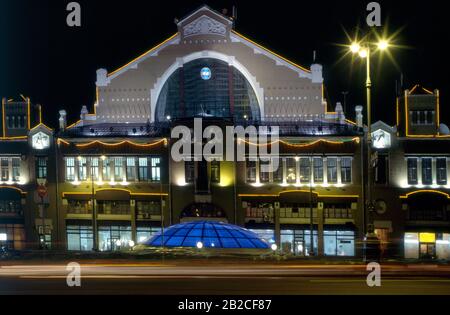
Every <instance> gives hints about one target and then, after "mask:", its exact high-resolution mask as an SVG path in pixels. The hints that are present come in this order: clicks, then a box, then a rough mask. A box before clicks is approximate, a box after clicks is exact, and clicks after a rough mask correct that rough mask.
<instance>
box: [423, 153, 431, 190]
mask: <svg viewBox="0 0 450 315" xmlns="http://www.w3.org/2000/svg"><path fill="white" fill-rule="evenodd" d="M432 182H433V178H432V173H431V158H423V159H422V184H424V185H430V184H431V183H432Z"/></svg>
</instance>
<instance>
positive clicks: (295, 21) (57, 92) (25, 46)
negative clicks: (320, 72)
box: [0, 0, 450, 126]
mask: <svg viewBox="0 0 450 315" xmlns="http://www.w3.org/2000/svg"><path fill="white" fill-rule="evenodd" d="M69 2H70V1H69V0H28V1H27V0H0V43H1V51H0V72H1V75H0V96H2V97H8V98H11V97H13V98H18V97H19V93H22V94H24V95H27V96H30V97H31V100H32V102H33V103H40V104H42V105H43V107H44V120H45V121H46V122H47V123H48V124H49V125H51V126H55V125H56V124H57V118H58V113H57V111H58V110H59V109H61V108H64V109H66V110H67V111H68V112H69V120H71V121H73V120H75V119H77V118H78V117H79V112H80V109H81V106H82V105H88V107H89V108H91V107H92V104H93V102H94V96H95V79H96V75H95V70H96V69H98V68H106V69H108V71H113V70H114V69H116V68H118V67H120V66H121V65H123V64H124V63H126V62H128V61H129V60H131V59H133V58H135V57H136V56H138V55H140V54H141V53H143V52H144V51H146V50H148V49H149V48H151V47H153V46H154V45H155V44H158V43H159V42H161V41H163V40H164V39H166V38H167V37H168V36H170V35H172V34H174V33H175V32H176V30H177V29H176V25H175V24H174V18H182V17H183V16H185V15H187V14H189V13H190V12H192V11H193V10H195V9H196V8H197V7H199V6H200V5H202V4H204V3H206V4H208V5H210V6H211V7H212V8H214V9H216V10H218V11H222V9H223V8H227V9H228V12H229V13H230V14H231V8H232V6H233V5H235V6H236V7H237V13H238V19H237V22H236V27H235V29H236V30H237V31H238V32H240V33H241V34H243V35H245V36H247V37H249V38H251V39H253V40H255V41H256V42H258V43H260V44H262V45H264V46H266V47H267V48H269V49H271V50H273V51H275V52H277V53H279V54H281V55H283V56H285V57H286V58H288V59H291V60H292V61H294V62H296V63H299V64H300V65H303V66H306V67H308V68H309V65H310V64H311V63H312V56H313V51H314V50H316V51H317V58H318V62H320V63H322V64H323V65H324V78H325V84H326V86H327V95H326V96H327V98H328V99H329V100H331V102H332V103H333V106H334V104H335V103H336V102H337V101H342V99H343V97H342V93H341V92H342V91H349V94H348V96H347V114H348V115H347V116H348V117H349V118H353V117H354V110H353V107H354V105H357V104H363V105H364V104H365V90H364V81H365V70H364V68H363V67H362V65H363V63H361V61H359V62H358V60H355V62H354V66H353V68H352V67H351V65H352V58H351V56H347V57H346V58H344V59H342V60H340V61H339V59H341V57H342V56H343V55H344V53H345V50H344V48H343V47H341V46H339V45H338V44H346V43H348V40H347V37H346V35H345V31H344V30H346V31H347V32H349V33H350V34H354V30H355V28H356V27H357V26H358V25H360V26H363V27H364V22H365V16H366V11H365V9H366V5H367V3H368V2H370V1H344V0H341V1H320V0H314V1H304V0H302V1H300V0H297V1H282V0H277V1H270V2H268V3H265V2H263V1H251V0H246V1H244V0H239V1H187V0H184V1H172V0H166V1H149V0H147V1H142V0H141V1H139V0H126V1H106V0H89V1H78V2H79V3H80V4H81V7H82V27H81V28H70V27H68V26H67V25H66V22H65V21H66V16H67V13H68V12H67V11H66V10H65V8H66V5H67V4H68V3H69ZM379 3H380V4H381V7H382V21H383V27H382V28H381V29H380V30H379V31H380V32H383V31H384V30H388V32H389V33H390V34H392V33H395V32H396V31H399V30H401V32H400V33H399V34H398V36H396V38H395V44H396V45H398V46H401V47H394V48H393V49H392V55H393V56H394V59H395V61H396V63H397V65H395V64H394V63H393V62H391V61H390V60H389V59H388V58H386V57H384V58H382V59H380V58H378V56H374V57H373V58H372V65H373V68H372V69H373V70H372V72H373V76H372V81H373V93H372V97H373V111H374V112H373V121H376V120H379V119H381V120H384V121H386V122H387V123H389V124H394V123H395V95H396V92H395V86H396V83H395V82H396V80H397V81H400V74H401V73H403V77H404V87H405V88H409V87H411V86H413V85H414V84H416V83H420V84H422V85H423V86H424V87H426V88H429V89H433V88H439V89H440V90H441V110H442V114H441V116H442V119H441V120H442V121H443V122H446V123H447V124H450V110H449V106H448V103H449V100H450V89H449V83H450V82H449V80H450V79H449V75H448V73H449V70H450V62H449V58H448V48H447V46H448V45H447V44H448V43H447V42H448V40H449V39H450V27H448V23H449V21H448V17H447V15H448V11H446V9H445V8H444V7H443V2H442V1H434V0H433V1H431V0H428V1H411V0H409V1H403V0H402V1H398V0H397V1H379Z"/></svg>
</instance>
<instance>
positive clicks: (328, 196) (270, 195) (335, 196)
mask: <svg viewBox="0 0 450 315" xmlns="http://www.w3.org/2000/svg"><path fill="white" fill-rule="evenodd" d="M292 192H294V193H295V192H300V193H308V194H309V193H311V192H310V191H309V190H284V191H281V192H279V193H278V194H238V196H239V197H280V195H281V194H283V193H292ZM312 193H313V194H315V195H317V196H318V197H321V198H359V195H321V194H320V193H318V192H316V191H313V192H312Z"/></svg>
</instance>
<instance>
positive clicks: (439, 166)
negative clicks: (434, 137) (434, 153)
mask: <svg viewBox="0 0 450 315" xmlns="http://www.w3.org/2000/svg"><path fill="white" fill-rule="evenodd" d="M436 183H437V184H438V185H446V184H447V159H446V158H437V159H436Z"/></svg>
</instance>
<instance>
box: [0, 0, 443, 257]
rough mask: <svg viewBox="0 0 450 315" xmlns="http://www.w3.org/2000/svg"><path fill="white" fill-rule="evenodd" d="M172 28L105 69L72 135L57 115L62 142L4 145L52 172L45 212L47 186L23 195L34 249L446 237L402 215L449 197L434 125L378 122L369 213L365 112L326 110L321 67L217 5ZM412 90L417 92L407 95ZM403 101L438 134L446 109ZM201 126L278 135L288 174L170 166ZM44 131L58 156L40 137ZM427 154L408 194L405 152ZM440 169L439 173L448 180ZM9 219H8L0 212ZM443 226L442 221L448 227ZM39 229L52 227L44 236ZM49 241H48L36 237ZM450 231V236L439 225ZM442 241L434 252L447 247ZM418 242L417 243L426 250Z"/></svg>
mask: <svg viewBox="0 0 450 315" xmlns="http://www.w3.org/2000/svg"><path fill="white" fill-rule="evenodd" d="M176 24H177V28H178V31H177V32H176V33H175V34H174V35H172V36H171V37H169V38H168V39H167V40H165V41H164V42H162V43H161V44H159V45H157V46H156V47H154V48H152V49H150V50H149V51H147V52H145V53H144V54H142V55H141V56H139V57H137V58H136V59H134V60H132V61H130V62H129V63H127V64H126V65H124V66H122V67H120V68H119V69H117V70H115V71H112V72H108V71H107V70H106V69H99V70H97V80H96V90H97V98H96V101H95V103H94V105H93V110H92V112H91V113H89V111H88V109H87V108H86V107H85V106H83V108H82V109H81V113H80V120H79V121H77V122H75V123H73V124H71V125H69V124H68V123H67V121H66V112H65V111H64V110H61V111H60V118H59V130H58V131H57V132H55V133H53V131H52V130H50V129H48V128H46V127H45V125H42V124H39V123H38V126H37V127H36V128H31V127H32V126H34V124H31V125H30V127H28V129H26V130H25V129H24V130H23V135H22V137H24V138H23V139H8V137H9V136H10V134H9V133H8V134H6V136H4V138H3V139H2V141H1V142H2V143H1V144H2V145H3V144H5V143H9V141H14V142H15V143H16V142H17V143H19V142H21V141H22V142H23V143H24V144H25V145H26V144H28V147H27V148H26V151H22V152H28V153H27V158H26V159H25V160H26V161H28V162H27V163H28V164H29V163H32V162H31V161H34V160H35V159H36V158H35V156H45V157H47V158H48V164H47V165H52V167H51V168H49V169H48V178H47V180H46V184H47V187H48V191H49V198H48V200H46V201H45V200H44V204H45V205H46V206H45V207H44V210H45V211H44V213H42V212H39V211H38V206H39V199H36V200H35V201H33V199H34V197H32V195H33V196H34V195H35V189H36V185H37V183H38V182H42V180H37V179H36V175H30V176H29V177H28V181H27V183H28V186H27V187H26V189H25V187H24V188H23V189H22V188H21V189H22V190H23V192H24V194H25V195H26V199H25V200H24V198H25V197H23V198H22V200H24V201H22V203H21V204H22V208H23V209H24V213H29V219H27V220H28V221H27V220H24V221H23V222H24V223H22V224H24V229H25V232H24V233H25V235H26V241H27V246H29V247H33V246H36V245H38V244H39V238H41V239H45V240H48V245H47V246H48V247H52V248H59V249H68V250H91V249H92V248H93V247H95V243H96V242H97V248H98V249H99V250H102V251H107V250H119V249H127V248H129V247H130V246H132V245H133V244H137V243H140V242H142V241H144V240H145V239H147V238H148V237H150V236H152V235H154V234H155V233H157V232H158V231H160V230H161V227H162V226H165V227H167V226H170V225H173V224H177V223H183V222H190V221H193V220H198V221H203V220H216V221H224V222H229V223H232V224H236V225H239V226H242V227H246V228H248V229H250V230H252V231H253V232H255V233H256V234H258V235H259V237H261V238H263V239H266V240H267V241H268V242H275V243H277V245H278V248H279V250H281V251H283V252H285V253H291V254H293V255H298V256H308V255H320V256H330V257H333V256H344V257H345V256H347V257H348V256H350V257H351V256H358V255H359V254H360V247H359V246H358V245H357V243H358V241H359V240H362V239H363V237H364V235H365V232H366V230H367V229H366V226H367V225H370V224H373V226H374V227H375V229H376V232H377V233H378V234H379V235H380V237H381V238H382V239H383V240H384V241H385V242H386V243H384V245H385V247H386V248H388V247H389V249H392V250H391V252H392V254H393V255H403V252H404V250H408V248H406V247H405V248H404V246H403V245H404V244H406V243H405V242H404V241H403V239H404V238H406V239H409V238H411V237H415V234H414V235H413V234H408V233H417V238H420V237H421V236H422V238H423V240H426V239H427V240H431V234H430V233H441V232H438V230H436V229H430V228H429V229H427V228H428V227H427V226H423V228H424V229H425V230H424V232H426V233H429V234H423V235H422V234H418V233H419V232H420V231H421V230H420V229H419V227H417V228H415V227H412V228H411V229H409V228H406V226H407V225H408V224H409V223H411V220H407V219H406V217H407V213H409V212H408V211H410V210H408V209H410V208H411V209H412V206H411V207H410V208H408V207H409V206H408V205H407V204H408V201H409V200H410V198H415V197H416V196H419V195H421V194H422V193H421V192H417V193H416V191H418V190H420V189H433V190H437V191H439V193H433V194H435V195H436V194H437V195H439V196H442V197H446V196H448V195H445V194H446V193H445V191H446V189H447V188H448V186H447V184H446V182H445V184H442V183H443V179H442V178H441V177H439V176H442V174H443V173H442V172H443V171H442V165H443V164H442V163H443V162H442V160H441V159H442V158H445V159H446V160H445V161H446V162H445V163H448V161H447V160H448V159H447V157H446V154H445V152H444V151H445V146H440V147H439V145H437V147H438V149H439V148H440V149H441V151H440V152H438V151H432V150H431V148H429V149H430V150H431V151H427V150H428V149H427V146H422V145H421V143H422V142H421V141H424V142H427V141H429V140H430V139H435V138H439V139H438V141H446V140H445V137H443V136H442V137H441V136H440V135H439V133H435V134H433V133H431V132H430V130H433V131H435V132H437V131H436V128H434V129H433V128H431V127H430V128H428V127H427V129H426V130H425V131H424V132H426V133H427V134H428V135H427V136H420V138H417V139H416V138H415V137H414V138H412V137H410V136H407V135H406V134H405V131H404V130H403V129H405V128H403V127H402V125H401V124H405V122H404V121H403V117H405V119H406V117H407V115H406V114H402V110H403V109H402V108H403V107H402V106H403V105H402V106H400V103H402V104H403V100H402V99H399V100H398V106H397V107H398V108H397V112H398V116H399V118H398V123H397V125H398V126H397V127H390V126H388V125H386V124H384V123H382V122H378V123H376V124H374V126H373V128H372V130H374V134H373V139H374V146H375V148H376V149H377V152H378V155H377V164H376V165H377V166H376V172H375V177H376V178H375V180H376V183H375V185H373V195H374V198H375V199H376V211H375V213H371V214H370V215H365V211H364V189H363V183H364V181H365V174H366V172H364V171H363V169H364V168H365V165H363V164H362V162H363V161H365V160H366V159H365V157H364V156H363V154H362V152H364V150H362V148H363V145H364V144H363V141H362V138H363V136H364V132H363V129H364V128H363V124H362V121H363V117H362V107H361V106H357V107H356V108H355V117H356V119H355V120H356V122H352V121H350V120H348V119H346V118H345V115H344V112H343V109H342V106H341V105H340V104H339V103H337V104H336V106H332V104H330V103H329V102H327V100H326V99H325V98H324V89H325V87H324V82H323V81H324V80H323V77H322V66H321V65H320V64H316V63H313V64H312V65H311V66H310V67H309V68H305V67H302V66H299V65H297V64H295V63H293V62H291V61H289V60H287V59H285V58H283V57H281V56H279V55H278V54H276V53H274V52H272V51H270V50H268V49H267V48H264V47H262V46H261V45H259V44H257V43H255V42H253V41H251V40H250V39H248V38H247V37H245V36H243V35H241V34H239V33H238V32H237V31H236V30H235V29H234V20H233V18H231V17H228V16H226V15H223V14H220V13H218V12H216V11H214V10H212V9H210V8H209V7H207V6H202V7H200V8H199V9H197V10H196V11H194V12H193V13H191V14H189V15H188V16H186V17H185V18H183V19H181V20H179V21H177V23H176ZM408 93H409V94H408ZM432 93H433V92H432ZM435 93H437V92H435ZM410 94H411V92H408V91H407V94H405V97H409V96H410ZM433 95H435V94H433ZM436 100H438V95H437V98H436ZM406 103H408V104H409V105H405V107H404V108H405V109H406V113H408V115H409V112H410V111H411V110H412V111H413V112H414V111H415V110H417V111H426V114H422V113H421V114H418V115H420V117H427V118H426V119H428V117H431V120H432V121H433V122H434V123H435V127H436V126H439V118H438V117H439V111H438V108H439V104H438V101H437V102H436V103H435V107H434V114H433V113H431V114H429V113H428V111H433V109H428V107H427V108H425V107H423V108H422V106H425V105H423V104H416V105H414V102H413V101H406ZM419 103H420V102H419ZM425 103H427V104H428V103H429V102H428V101H427V102H425ZM8 106H9V105H7V104H5V105H4V107H5V108H8ZM408 106H410V107H408ZM411 106H416V107H411ZM416 108H417V109H416ZM422 115H424V116H422ZM430 115H431V116H430ZM3 116H5V115H4V114H3ZM414 117H416V116H414ZM194 118H202V123H203V128H206V127H208V126H211V125H215V126H219V127H220V128H222V129H225V128H226V127H227V126H236V125H241V126H244V127H246V126H267V127H268V128H269V130H270V128H271V127H274V126H278V127H279V137H280V138H279V141H278V145H279V150H280V156H279V160H278V162H279V163H278V164H279V167H278V169H277V170H275V171H273V172H269V173H268V172H262V171H261V169H262V166H263V164H264V163H267V162H263V161H262V160H258V159H255V158H254V157H253V156H250V155H248V156H247V157H246V160H245V161H239V162H234V161H211V162H207V161H206V160H204V159H202V160H200V161H196V160H194V158H193V156H192V157H191V158H189V159H186V160H184V161H180V162H176V161H174V160H173V159H172V156H171V150H172V147H173V145H174V142H175V141H176V140H177V139H176V140H175V139H171V131H173V129H174V127H176V126H179V125H184V126H187V127H189V128H193V123H194ZM418 121H419V120H417V122H418ZM415 122H416V121H415V120H414V122H409V121H408V122H407V124H408V123H409V124H414V128H413V127H409V130H410V132H411V133H416V132H417V133H418V134H419V132H421V131H422V130H421V129H420V128H419V127H418V126H416V123H415ZM420 122H422V118H420ZM39 132H41V134H40V133H39ZM36 135H39V136H36ZM44 135H46V136H47V138H46V139H47V140H48V146H46V145H43V144H42V143H47V142H45V141H38V140H39V139H43V138H42V137H43V136H44ZM11 136H12V135H11ZM33 136H34V138H33ZM44 138H45V137H44ZM33 139H36V141H35V142H33V141H34V140H33ZM198 141H199V140H198V139H193V143H195V142H198ZM235 142H236V143H238V142H239V143H241V142H243V143H245V145H246V147H247V149H248V148H250V147H252V146H258V145H259V146H261V144H255V143H253V142H251V141H249V140H248V139H245V138H244V139H242V138H236V139H235ZM416 143H418V144H419V146H416ZM427 143H429V144H430V145H433V146H436V144H435V143H437V142H436V141H429V142H427ZM33 145H34V147H33ZM263 145H266V146H269V147H271V146H272V145H273V144H263ZM41 147H42V148H41ZM8 148H9V147H8ZM31 148H33V149H31ZM38 148H41V149H38ZM23 150H25V149H23ZM422 150H424V151H422ZM5 152H7V151H5ZM38 152H39V154H38ZM46 152H48V154H47V153H46ZM429 152H433V153H432V154H431V153H429ZM3 154H4V153H3V151H2V155H3ZM7 154H10V153H7ZM11 154H12V153H11ZM430 154H431V155H430ZM424 155H426V156H431V165H432V171H431V172H432V173H431V176H432V179H431V184H430V185H429V186H428V185H426V184H424V183H425V182H426V181H425V182H424V180H423V178H422V177H421V178H420V183H419V179H418V183H417V184H408V187H407V188H406V187H403V186H404V185H403V184H405V185H406V182H405V178H406V177H407V175H406V174H410V172H408V171H407V169H408V168H407V165H410V164H409V163H410V162H409V159H405V156H408V157H409V156H411V158H412V157H417V158H419V159H420V163H422V164H423V163H425V166H426V165H428V164H426V163H428V162H423V160H424V158H423V157H424ZM55 158H56V160H52V159H55ZM11 163H12V162H11ZM33 163H34V162H33ZM383 163H384V164H383ZM411 163H412V162H411ZM422 164H421V165H422ZM11 165H12V164H11ZM29 165H31V164H29ZM33 165H34V164H33ZM53 165H55V167H53ZM383 165H384V166H383ZM411 165H412V164H411ZM434 165H439V167H440V168H439V172H437V171H434V169H436V168H433V167H434ZM421 167H422V166H421ZM445 167H446V172H448V171H447V169H448V168H447V164H445ZM28 169H34V168H31V167H30V166H28ZM382 169H384V170H385V172H384V173H383V172H382V171H381V170H382ZM423 169H427V168H426V167H423V168H422V169H421V170H423ZM408 170H409V169H408ZM435 172H436V173H435ZM416 173H417V174H423V173H422V171H417V172H416ZM438 173H439V174H441V173H442V174H441V175H439V176H438V175H437V174H438ZM383 174H384V177H383ZM417 174H416V175H417ZM427 174H428V173H427ZM383 178H384V179H383ZM438 178H440V179H439V180H438ZM434 179H436V182H435V183H434ZM438 182H439V183H441V184H438ZM417 185H423V186H417ZM433 185H435V186H436V185H437V186H436V187H434V186H433ZM7 186H8V188H7V189H10V187H16V186H17V185H16V184H15V183H9V184H8V185H7ZM415 186H417V187H415ZM432 187H434V188H432ZM447 199H448V198H447ZM433 200H434V199H433ZM436 200H437V199H436ZM439 200H440V199H439ZM383 204H384V209H385V210H384V212H383V211H382V208H383ZM405 204H406V206H405ZM380 209H381V210H380ZM405 209H406V210H405ZM446 209H447V208H446ZM422 210H423V209H422ZM445 214H446V215H447V212H445ZM42 215H43V216H44V217H45V220H43V219H42V217H41V216H42ZM25 216H27V215H25ZM445 218H448V215H447V216H446V217H445ZM0 220H1V221H0V222H4V219H3V217H2V216H1V214H0ZM445 220H447V219H445ZM445 220H444V221H443V224H444V225H445V224H446V223H448V222H449V221H448V220H447V221H445ZM39 222H45V225H46V226H47V228H46V229H42V228H39V226H40V225H39ZM441 223H442V222H441ZM2 224H3V223H2ZM41 224H42V223H41ZM441 225H442V224H441ZM41 226H42V225H41ZM39 231H40V232H42V231H45V232H46V233H43V234H45V235H41V236H40V235H39ZM445 231H447V232H449V231H448V230H445V227H442V232H445ZM0 233H1V230H0ZM445 235H448V234H445ZM435 236H436V241H435V244H437V243H439V242H437V241H438V240H442V241H445V240H444V238H445V237H447V236H444V234H436V235H435ZM0 242H1V241H0ZM387 242H390V243H389V244H390V245H391V246H388V245H387V244H388V243H387ZM408 242H409V241H408ZM408 242H407V243H408ZM441 243H442V242H441ZM444 243H445V242H444ZM408 244H412V243H408ZM421 244H422V243H421V242H420V241H418V243H417V246H418V248H419V247H421V246H422V245H421ZM427 244H428V243H427ZM419 245H420V246H419ZM408 253H409V252H408ZM408 255H409V254H408ZM408 255H407V256H408Z"/></svg>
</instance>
